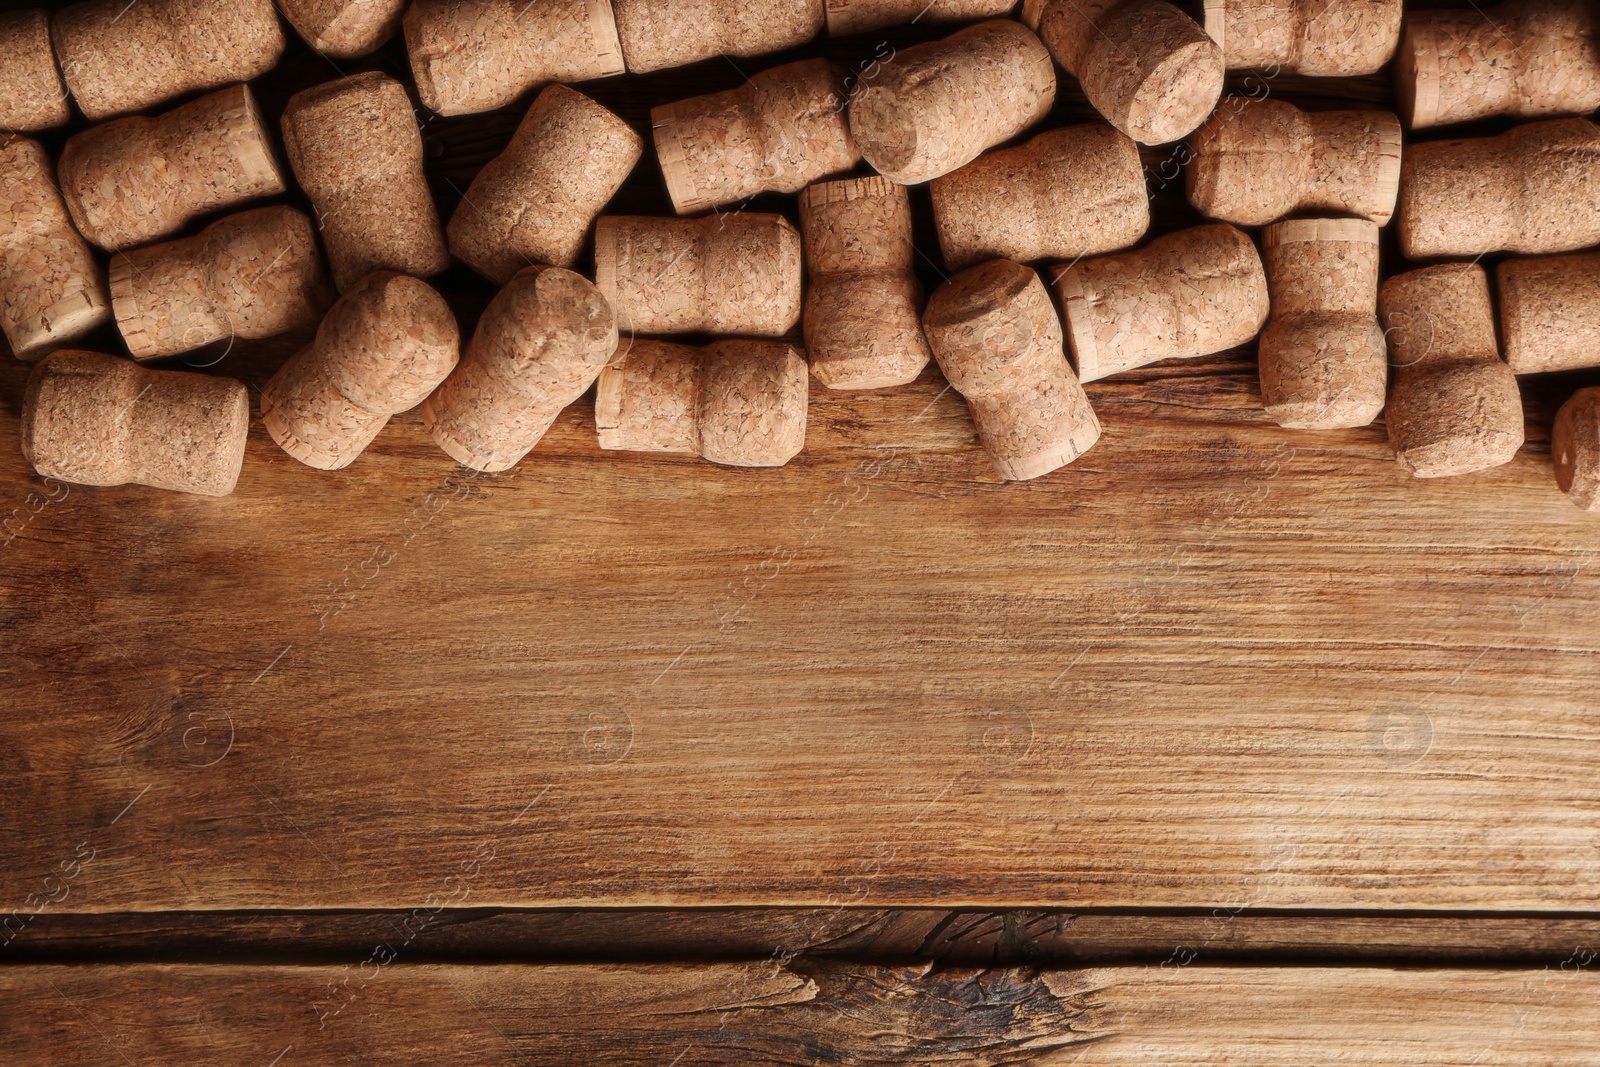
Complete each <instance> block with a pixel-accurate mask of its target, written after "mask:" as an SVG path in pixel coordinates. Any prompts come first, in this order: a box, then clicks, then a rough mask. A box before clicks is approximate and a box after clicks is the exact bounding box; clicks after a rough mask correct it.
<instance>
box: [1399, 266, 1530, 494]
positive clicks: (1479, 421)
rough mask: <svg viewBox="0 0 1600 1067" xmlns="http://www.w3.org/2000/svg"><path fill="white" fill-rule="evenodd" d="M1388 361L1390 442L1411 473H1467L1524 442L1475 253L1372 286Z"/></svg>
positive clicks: (1512, 379) (1500, 459)
mask: <svg viewBox="0 0 1600 1067" xmlns="http://www.w3.org/2000/svg"><path fill="white" fill-rule="evenodd" d="M1378 314H1379V315H1380V316H1381V318H1382V321H1383V326H1384V334H1385V336H1386V337H1387V339H1388V342H1389V353H1390V358H1391V362H1392V363H1393V364H1394V388H1393V389H1392V390H1391V391H1390V394H1389V410H1388V413H1387V415H1386V416H1385V421H1387V422H1388V424H1389V444H1390V446H1391V447H1393V448H1394V457H1395V459H1397V460H1398V461H1399V462H1400V466H1401V467H1403V468H1405V469H1406V470H1407V471H1409V472H1411V473H1412V474H1413V475H1415V476H1416V477H1418V478H1442V477H1448V476H1450V475H1455V474H1470V473H1472V472H1473V471H1481V470H1487V469H1489V468H1490V467H1498V466H1499V465H1500V464H1502V463H1505V462H1508V461H1509V460H1510V459H1511V457H1512V456H1514V455H1516V452H1517V449H1519V448H1521V447H1522V396H1521V394H1520V393H1519V392H1518V391H1517V378H1516V375H1514V374H1512V373H1511V368H1510V367H1508V366H1506V365H1505V363H1503V362H1501V359H1500V353H1499V350H1498V349H1497V348H1496V347H1495V340H1494V309H1493V308H1492V307H1491V305H1490V303H1489V277H1488V275H1487V274H1485V273H1484V270H1483V268H1482V267H1480V266H1478V265H1477V264H1476V263H1441V264H1439V265H1438V266H1433V267H1424V268H1423V269H1421V270H1414V271H1410V272H1408V273H1406V274H1397V275H1395V276H1394V277H1392V278H1390V279H1389V280H1388V281H1386V282H1384V283H1383V288H1382V289H1380V290H1379V291H1378Z"/></svg>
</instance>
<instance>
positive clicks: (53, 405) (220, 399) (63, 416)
mask: <svg viewBox="0 0 1600 1067" xmlns="http://www.w3.org/2000/svg"><path fill="white" fill-rule="evenodd" d="M249 432H250V394H249V393H248V392H247V391H246V390H245V387H244V383H243V382H236V381H234V380H233V379H232V378H218V377H213V376H212V375H209V374H195V373H192V372H189V371H176V370H152V369H150V368H149V367H141V366H139V365H138V364H137V363H131V362H129V361H128V360H126V359H123V358H121V357H120V356H107V355H103V354H101V353H99V352H84V351H81V350H78V349H64V350H62V351H60V352H57V353H55V354H54V355H52V356H49V357H47V358H46V359H45V360H44V361H43V362H41V363H40V364H39V365H38V366H37V367H35V368H33V374H32V376H31V377H29V379H28V391H27V394H26V396H25V398H24V399H23V402H22V454H23V456H24V457H25V458H26V459H27V461H28V462H29V463H31V464H33V469H34V470H36V471H38V472H39V473H40V474H41V475H43V476H44V477H46V478H59V479H61V480H62V481H64V482H74V483H76V484H78V485H125V484H127V483H129V482H133V483H136V484H138V485H149V486H154V487H155V488H157V489H174V490H177V491H178V492H182V493H200V494H203V495H205V496H227V495H228V494H229V493H231V492H233V487H234V485H235V484H236V483H237V482H238V481H239V468H240V467H242V466H243V465H244V443H245V438H246V436H248V434H249Z"/></svg>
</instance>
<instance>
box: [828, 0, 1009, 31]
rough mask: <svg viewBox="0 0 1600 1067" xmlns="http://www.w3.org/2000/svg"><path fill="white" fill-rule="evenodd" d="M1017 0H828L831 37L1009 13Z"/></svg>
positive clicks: (993, 16) (975, 19) (971, 20)
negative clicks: (912, 24)
mask: <svg viewBox="0 0 1600 1067" xmlns="http://www.w3.org/2000/svg"><path fill="white" fill-rule="evenodd" d="M1016 6H1017V0H827V19H828V36H830V37H849V36H851V35H852V34H857V33H867V32H868V31H870V30H881V29H885V28H887V27H889V26H904V25H906V24H908V23H912V22H915V23H916V24H917V25H919V26H920V25H923V24H927V25H930V26H937V25H944V24H948V23H953V22H976V21H978V20H979V19H991V18H999V17H1001V16H1003V15H1009V14H1010V13H1011V9H1012V8H1014V7H1016Z"/></svg>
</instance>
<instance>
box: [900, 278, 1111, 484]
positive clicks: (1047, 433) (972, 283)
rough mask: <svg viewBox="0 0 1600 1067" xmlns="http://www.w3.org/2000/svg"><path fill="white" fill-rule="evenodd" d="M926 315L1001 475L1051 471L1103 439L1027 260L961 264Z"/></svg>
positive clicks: (936, 351)
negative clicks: (1023, 264)
mask: <svg viewBox="0 0 1600 1067" xmlns="http://www.w3.org/2000/svg"><path fill="white" fill-rule="evenodd" d="M922 321H923V327H924V329H925V330H926V332H927V335H928V344H929V345H930V346H931V347H932V349H933V355H934V358H935V359H937V360H938V361H939V367H940V369H941V370H943V371H944V376H945V377H946V378H948V379H949V381H950V384H951V385H952V386H954V387H955V388H956V390H957V391H958V392H960V393H961V395H962V396H964V397H966V399H967V406H968V407H969V408H970V409H971V410H972V421H973V422H974V423H975V424H976V425H977V428H978V437H979V439H980V440H981V441H982V442H983V447H984V450H985V451H987V452H988V453H989V458H990V460H991V461H993V463H994V466H995V470H997V471H998V472H999V474H1000V477H1002V478H1005V479H1007V480H1008V481H1025V480H1027V479H1030V478H1037V477H1039V476H1040V475H1043V474H1048V473H1050V472H1051V471H1053V470H1056V469H1058V468H1060V467H1063V466H1066V465H1067V464H1068V463H1071V462H1072V461H1073V460H1075V459H1077V458H1078V457H1079V456H1081V455H1083V453H1085V452H1087V451H1088V450H1089V449H1090V448H1091V447H1093V445H1094V443H1095V442H1096V441H1098V440H1099V439H1100V420H1099V419H1098V418H1096V417H1095V413H1094V409H1093V408H1091V407H1090V406H1089V398H1088V397H1087V396H1085V395H1084V392H1083V386H1081V385H1079V384H1078V379H1077V378H1075V377H1073V374H1072V368H1071V367H1069V366H1068V365H1067V358H1066V353H1065V352H1064V351H1063V350H1062V347H1061V323H1060V320H1058V319H1057V318H1056V312H1055V308H1053V307H1052V306H1051V305H1050V294H1049V293H1048V292H1046V291H1045V287H1044V283H1043V282H1041V281H1040V280H1039V276H1038V275H1037V274H1035V273H1034V272H1033V271H1032V270H1030V269H1029V268H1027V267H1024V266H1022V265H1021V264H1020V263H1013V262H1010V261H1009V260H1003V259H997V260H991V261H990V262H988V263H984V264H981V265H979V266H976V267H972V268H970V269H968V270H965V271H962V272H961V273H959V274H957V275H955V276H954V277H952V278H951V279H950V280H948V281H947V282H945V283H944V284H943V285H941V286H939V288H938V289H936V290H934V293H933V295H932V296H931V297H929V298H928V309H927V311H926V312H924V313H923V318H922Z"/></svg>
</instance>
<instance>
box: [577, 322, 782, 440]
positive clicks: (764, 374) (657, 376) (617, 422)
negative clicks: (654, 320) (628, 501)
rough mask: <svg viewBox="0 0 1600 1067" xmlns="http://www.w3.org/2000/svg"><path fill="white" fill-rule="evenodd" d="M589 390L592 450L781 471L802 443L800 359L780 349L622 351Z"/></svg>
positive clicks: (641, 347)
mask: <svg viewBox="0 0 1600 1067" xmlns="http://www.w3.org/2000/svg"><path fill="white" fill-rule="evenodd" d="M624 347H625V349H626V351H624V352H622V353H620V354H619V358H617V359H614V360H613V361H612V362H611V364H610V365H609V366H607V367H606V369H605V370H603V371H601V372H600V380H599V383H598V384H597V385H596V386H595V400H594V421H595V426H596V427H598V429H599V431H600V447H601V448H605V449H613V450H620V451H626V452H686V453H690V454H693V455H698V456H701V457H702V458H704V459H708V460H710V461H711V462H713V463H724V464H727V465H729V466H733V467H781V466H783V465H784V464H785V463H787V462H789V461H790V460H791V459H793V458H794V457H795V456H796V455H798V454H799V452H800V450H801V449H802V448H804V447H805V443H806V402H807V396H808V393H807V390H808V385H809V383H808V382H807V379H806V358H805V356H804V355H803V354H802V353H801V352H800V350H799V349H798V348H796V347H794V346H793V345H790V344H784V343H783V342H781V341H749V340H745V339H743V338H730V339H728V340H724V341H717V342H715V343H713V344H709V345H707V346H706V347H704V348H689V347H687V346H685V345H674V344H667V343H665V342H662V341H645V340H639V341H634V342H632V344H631V345H628V344H625V346H624Z"/></svg>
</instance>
